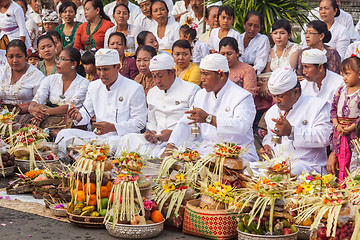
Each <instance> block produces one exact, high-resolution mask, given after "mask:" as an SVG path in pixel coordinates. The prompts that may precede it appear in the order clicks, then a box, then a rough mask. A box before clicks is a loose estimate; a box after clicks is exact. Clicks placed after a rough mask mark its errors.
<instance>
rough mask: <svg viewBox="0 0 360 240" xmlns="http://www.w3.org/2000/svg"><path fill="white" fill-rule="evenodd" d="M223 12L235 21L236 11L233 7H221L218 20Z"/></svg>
mask: <svg viewBox="0 0 360 240" xmlns="http://www.w3.org/2000/svg"><path fill="white" fill-rule="evenodd" d="M222 12H225V13H226V15H229V16H230V17H233V18H234V19H235V12H234V9H233V8H232V7H230V6H229V5H222V6H220V8H219V13H218V18H219V16H220V15H221V13H222Z"/></svg>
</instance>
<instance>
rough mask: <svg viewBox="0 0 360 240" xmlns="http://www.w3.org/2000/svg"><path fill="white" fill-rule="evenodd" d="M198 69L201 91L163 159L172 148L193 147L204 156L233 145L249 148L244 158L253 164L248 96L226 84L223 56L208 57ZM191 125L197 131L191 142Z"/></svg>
mask: <svg viewBox="0 0 360 240" xmlns="http://www.w3.org/2000/svg"><path fill="white" fill-rule="evenodd" d="M199 67H200V70H201V81H202V83H203V86H204V88H203V89H201V90H200V91H199V92H198V93H197V94H196V96H195V99H194V104H193V107H192V108H191V109H190V110H189V111H186V112H185V115H184V116H183V117H182V118H181V120H180V121H179V122H178V124H177V125H176V127H175V129H174V130H173V132H172V134H171V136H170V139H169V141H168V142H169V143H168V145H167V148H166V150H165V152H164V154H163V156H164V155H167V154H169V151H168V150H170V149H172V148H174V147H175V146H178V147H182V146H184V145H186V146H189V147H194V144H196V145H197V150H198V151H199V153H201V154H207V153H210V152H211V151H212V150H213V146H214V144H216V143H219V142H233V143H237V144H239V145H240V146H241V147H242V148H248V151H247V152H246V153H245V155H244V158H245V159H246V160H248V161H250V162H256V161H257V160H258V157H257V154H256V150H255V146H254V136H253V130H252V124H253V121H254V118H255V114H256V110H255V104H254V100H253V97H252V95H251V93H249V92H248V91H246V90H244V89H243V88H241V87H239V86H238V85H236V84H235V83H233V82H232V81H230V80H229V78H228V74H229V66H228V62H227V61H226V58H225V57H224V56H222V55H220V54H217V53H216V54H210V55H208V56H206V57H204V58H203V59H202V61H201V63H200V66H199ZM189 115H190V116H189ZM194 123H197V124H198V126H199V127H200V136H199V137H198V139H196V140H195V141H192V140H193V139H192V136H191V127H192V126H193V124H194Z"/></svg>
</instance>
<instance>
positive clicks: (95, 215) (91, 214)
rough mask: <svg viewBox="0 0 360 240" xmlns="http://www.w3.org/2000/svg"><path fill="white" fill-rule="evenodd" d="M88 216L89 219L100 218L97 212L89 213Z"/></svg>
mask: <svg viewBox="0 0 360 240" xmlns="http://www.w3.org/2000/svg"><path fill="white" fill-rule="evenodd" d="M90 216H91V217H98V216H100V214H99V213H98V212H97V211H94V212H92V213H90Z"/></svg>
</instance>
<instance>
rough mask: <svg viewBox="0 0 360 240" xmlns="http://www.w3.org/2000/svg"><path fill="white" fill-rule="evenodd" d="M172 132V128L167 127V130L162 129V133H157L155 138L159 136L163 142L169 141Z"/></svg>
mask: <svg viewBox="0 0 360 240" xmlns="http://www.w3.org/2000/svg"><path fill="white" fill-rule="evenodd" d="M171 133H172V130H170V129H165V130H162V131H161V133H160V134H158V135H156V136H155V138H157V139H158V140H159V141H161V142H167V141H169V138H170V135H171Z"/></svg>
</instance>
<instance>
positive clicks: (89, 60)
mask: <svg viewBox="0 0 360 240" xmlns="http://www.w3.org/2000/svg"><path fill="white" fill-rule="evenodd" d="M81 62H82V64H86V65H88V64H94V65H95V54H94V52H93V51H86V52H84V54H83V55H82V56H81Z"/></svg>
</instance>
